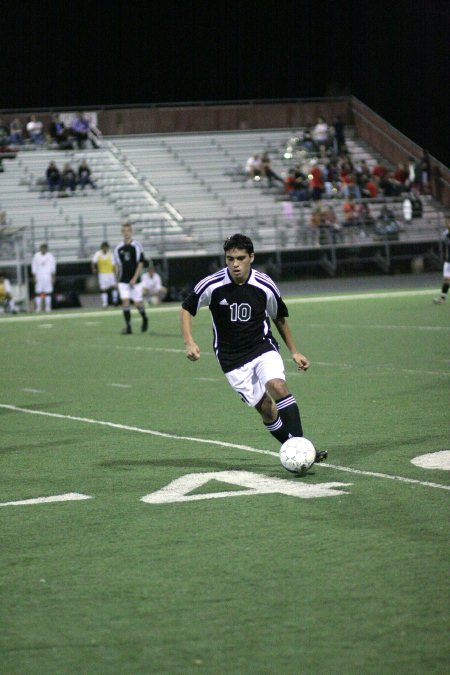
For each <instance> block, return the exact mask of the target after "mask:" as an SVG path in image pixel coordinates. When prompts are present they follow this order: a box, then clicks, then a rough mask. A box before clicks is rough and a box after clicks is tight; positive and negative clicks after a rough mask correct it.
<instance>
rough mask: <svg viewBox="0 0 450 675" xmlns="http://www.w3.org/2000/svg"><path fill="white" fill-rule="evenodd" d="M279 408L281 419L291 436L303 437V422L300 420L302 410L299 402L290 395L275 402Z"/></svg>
mask: <svg viewBox="0 0 450 675" xmlns="http://www.w3.org/2000/svg"><path fill="white" fill-rule="evenodd" d="M275 403H276V406H277V408H278V414H279V415H280V417H281V421H282V422H283V426H284V427H285V429H286V430H287V431H288V433H289V435H290V436H303V429H302V422H301V419H300V410H299V409H298V405H297V401H296V400H295V398H294V397H293V396H292V394H288V395H287V396H285V397H284V398H280V399H279V400H278V401H275Z"/></svg>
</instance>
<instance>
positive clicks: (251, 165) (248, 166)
mask: <svg viewBox="0 0 450 675" xmlns="http://www.w3.org/2000/svg"><path fill="white" fill-rule="evenodd" d="M245 173H246V174H247V176H248V178H250V179H251V180H261V158H260V156H259V155H251V157H249V158H248V160H247V161H246V163H245Z"/></svg>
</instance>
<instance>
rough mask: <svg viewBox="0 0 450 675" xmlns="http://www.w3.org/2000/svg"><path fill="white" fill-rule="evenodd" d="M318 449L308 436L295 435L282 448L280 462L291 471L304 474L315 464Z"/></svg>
mask: <svg viewBox="0 0 450 675" xmlns="http://www.w3.org/2000/svg"><path fill="white" fill-rule="evenodd" d="M315 458H316V449H315V447H314V445H313V444H312V443H311V441H309V440H308V439H307V438H303V437H302V438H299V437H296V436H293V437H292V438H289V439H288V440H287V441H286V442H285V443H283V445H282V446H281V448H280V462H281V464H282V465H283V466H284V468H285V469H287V470H288V471H290V472H291V473H298V474H300V475H301V476H304V475H305V474H306V472H307V471H308V469H309V468H310V467H311V466H312V465H313V464H314V460H315Z"/></svg>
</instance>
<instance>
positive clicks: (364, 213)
mask: <svg viewBox="0 0 450 675" xmlns="http://www.w3.org/2000/svg"><path fill="white" fill-rule="evenodd" d="M374 222H375V221H374V219H373V217H372V214H371V213H370V206H369V204H368V203H367V202H360V203H359V204H357V205H356V207H355V225H358V226H359V227H361V228H362V231H363V233H364V232H367V231H368V230H370V229H371V228H372V227H373V225H374Z"/></svg>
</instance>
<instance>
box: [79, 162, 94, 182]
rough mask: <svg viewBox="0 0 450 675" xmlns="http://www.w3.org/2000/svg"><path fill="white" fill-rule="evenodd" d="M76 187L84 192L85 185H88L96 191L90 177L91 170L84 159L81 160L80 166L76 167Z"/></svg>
mask: <svg viewBox="0 0 450 675" xmlns="http://www.w3.org/2000/svg"><path fill="white" fill-rule="evenodd" d="M78 185H79V186H80V187H81V189H82V190H84V188H85V187H86V185H90V186H91V188H93V189H94V190H96V189H97V186H96V184H95V183H94V181H93V180H92V177H91V170H90V168H89V165H88V163H87V161H86V160H85V159H83V161H82V162H81V164H80V166H79V167H78Z"/></svg>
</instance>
